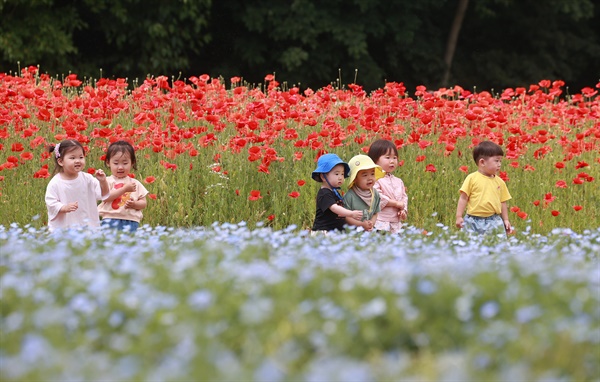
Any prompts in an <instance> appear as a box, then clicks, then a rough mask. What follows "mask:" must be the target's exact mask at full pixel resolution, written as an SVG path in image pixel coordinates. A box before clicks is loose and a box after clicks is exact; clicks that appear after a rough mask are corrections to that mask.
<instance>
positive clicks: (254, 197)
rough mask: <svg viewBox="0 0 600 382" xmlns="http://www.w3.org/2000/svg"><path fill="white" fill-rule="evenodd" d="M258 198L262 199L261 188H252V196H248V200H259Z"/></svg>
mask: <svg viewBox="0 0 600 382" xmlns="http://www.w3.org/2000/svg"><path fill="white" fill-rule="evenodd" d="M258 199H262V196H261V195H260V191H259V190H252V191H250V196H248V200H252V201H254V200H258Z"/></svg>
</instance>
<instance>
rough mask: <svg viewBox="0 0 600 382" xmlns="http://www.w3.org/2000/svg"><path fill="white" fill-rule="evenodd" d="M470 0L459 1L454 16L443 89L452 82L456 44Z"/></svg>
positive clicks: (447, 47) (448, 44)
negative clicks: (451, 73) (451, 71)
mask: <svg viewBox="0 0 600 382" xmlns="http://www.w3.org/2000/svg"><path fill="white" fill-rule="evenodd" d="M468 5H469V0H458V6H457V7H456V13H455V14H454V21H453V22H452V27H451V28H450V33H449V34H448V42H447V43H446V54H444V64H446V70H445V71H444V76H443V77H442V87H447V86H448V81H449V80H450V68H452V58H453V57H454V51H455V50H456V43H457V41H458V34H459V33H460V28H461V27H462V23H463V20H464V18H465V13H467V6H468Z"/></svg>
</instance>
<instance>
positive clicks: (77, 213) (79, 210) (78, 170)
mask: <svg viewBox="0 0 600 382" xmlns="http://www.w3.org/2000/svg"><path fill="white" fill-rule="evenodd" d="M49 151H50V152H51V153H52V152H54V163H55V169H54V174H55V175H54V176H53V177H52V179H51V180H50V182H49V183H48V187H47V188H46V197H45V199H46V207H47V209H48V228H49V229H50V231H51V232H52V231H54V230H56V229H59V228H68V227H73V226H82V225H84V226H85V225H87V226H90V227H98V226H100V219H99V218H98V207H97V206H96V201H97V200H101V199H102V198H104V197H106V196H107V195H108V182H107V181H106V174H104V171H102V170H97V171H96V173H95V175H96V179H94V177H93V176H91V175H90V174H88V173H87V172H85V171H84V172H82V170H83V169H84V168H85V150H84V149H83V146H82V145H81V143H79V142H77V141H75V140H72V139H67V140H65V141H62V142H60V143H59V144H57V145H56V146H51V147H50V148H49ZM57 172H58V174H57Z"/></svg>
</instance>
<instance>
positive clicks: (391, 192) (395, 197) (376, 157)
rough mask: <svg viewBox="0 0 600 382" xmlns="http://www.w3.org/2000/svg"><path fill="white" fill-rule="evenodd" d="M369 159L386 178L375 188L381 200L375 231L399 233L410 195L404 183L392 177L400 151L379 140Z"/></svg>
mask: <svg viewBox="0 0 600 382" xmlns="http://www.w3.org/2000/svg"><path fill="white" fill-rule="evenodd" d="M369 157H371V159H372V160H373V162H375V164H377V165H379V166H381V168H382V169H383V171H385V176H384V177H383V178H381V179H379V180H378V181H377V182H375V186H374V188H375V189H376V190H377V191H378V192H379V196H380V198H381V202H380V205H379V207H380V208H381V211H380V212H379V213H378V214H377V221H376V222H375V229H376V230H378V231H388V232H391V233H398V232H400V228H402V223H401V221H404V220H406V218H407V216H408V208H407V206H408V195H406V189H405V188H404V182H402V179H400V178H397V177H395V176H394V175H392V172H394V170H395V169H396V167H398V149H397V148H396V145H394V144H393V143H392V142H391V141H388V140H385V139H379V140H377V141H375V142H373V144H372V145H371V147H370V148H369Z"/></svg>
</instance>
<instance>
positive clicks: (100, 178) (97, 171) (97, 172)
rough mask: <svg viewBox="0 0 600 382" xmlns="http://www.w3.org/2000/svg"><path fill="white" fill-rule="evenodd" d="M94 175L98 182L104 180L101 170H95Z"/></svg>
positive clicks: (104, 176) (104, 175)
mask: <svg viewBox="0 0 600 382" xmlns="http://www.w3.org/2000/svg"><path fill="white" fill-rule="evenodd" d="M95 175H96V179H98V180H99V181H103V180H106V174H105V173H104V171H102V169H98V170H96V174H95Z"/></svg>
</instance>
